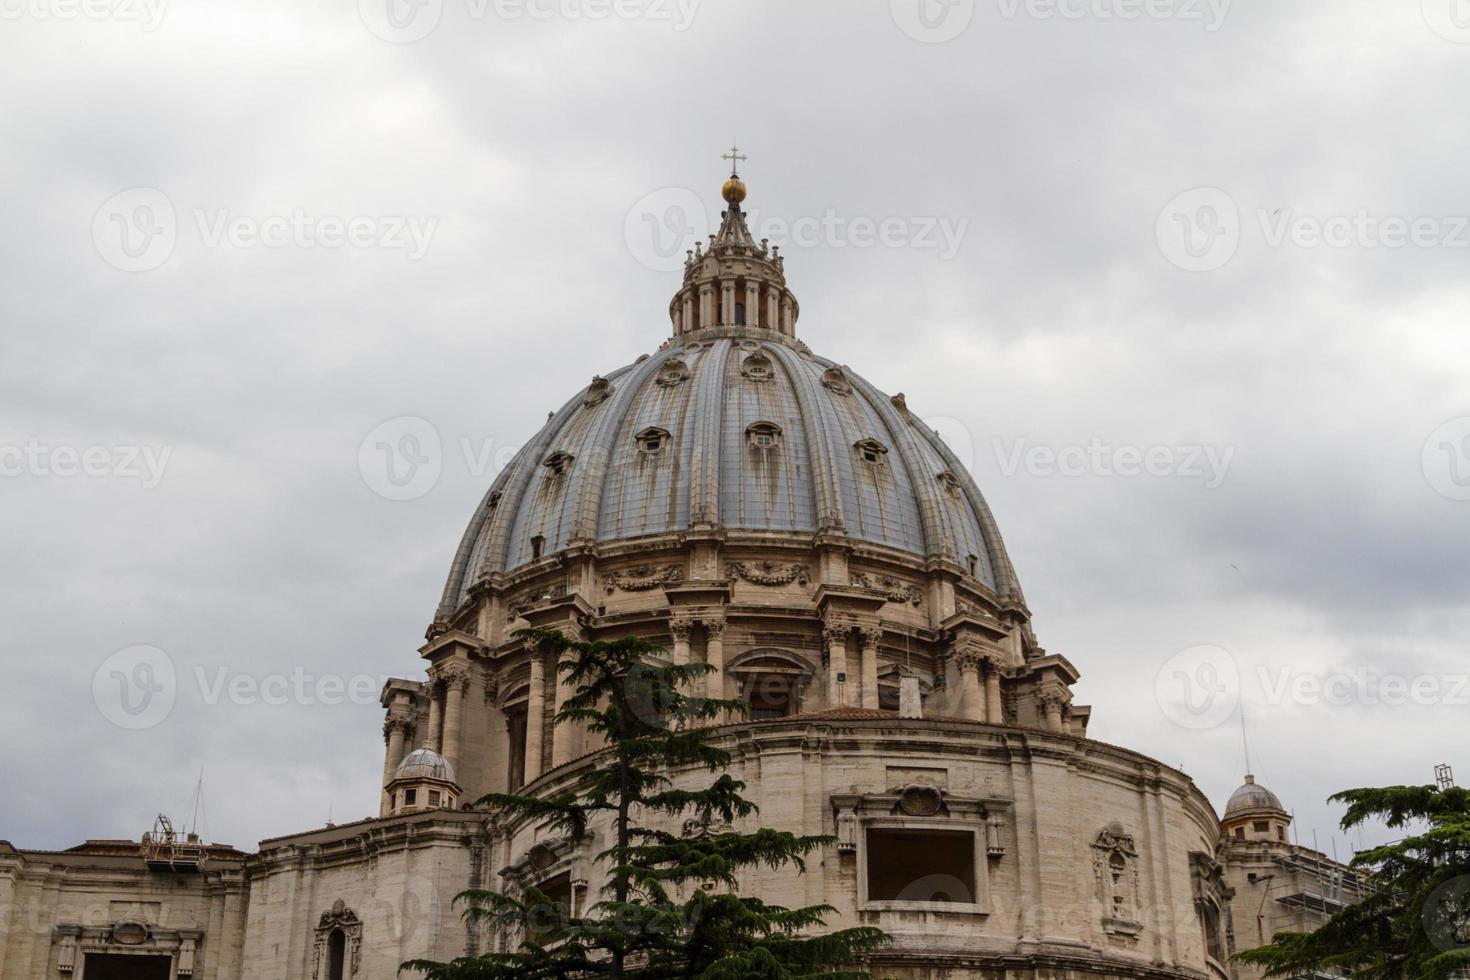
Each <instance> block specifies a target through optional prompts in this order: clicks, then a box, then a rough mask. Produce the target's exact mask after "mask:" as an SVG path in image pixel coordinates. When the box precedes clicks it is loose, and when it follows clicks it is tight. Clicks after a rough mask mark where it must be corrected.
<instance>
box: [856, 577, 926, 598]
mask: <svg viewBox="0 0 1470 980" xmlns="http://www.w3.org/2000/svg"><path fill="white" fill-rule="evenodd" d="M852 584H853V585H856V586H859V587H861V588H864V589H877V590H878V591H879V592H883V593H886V594H887V596H888V601H889V602H900V603H907V604H908V605H911V606H917V605H919V604H920V603H922V602H923V601H924V590H923V589H921V588H919V587H918V586H917V585H910V584H909V583H908V582H905V581H904V580H903V579H900V578H897V577H895V576H893V575H869V574H868V573H867V572H853V573H852Z"/></svg>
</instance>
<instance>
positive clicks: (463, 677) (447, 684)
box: [433, 664, 470, 694]
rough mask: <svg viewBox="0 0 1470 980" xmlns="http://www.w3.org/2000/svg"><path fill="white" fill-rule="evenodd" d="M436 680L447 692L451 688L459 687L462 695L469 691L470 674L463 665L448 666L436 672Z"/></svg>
mask: <svg viewBox="0 0 1470 980" xmlns="http://www.w3.org/2000/svg"><path fill="white" fill-rule="evenodd" d="M433 677H434V680H435V681H436V682H437V683H439V684H442V685H443V686H444V690H445V691H446V692H447V691H448V690H449V689H450V688H454V687H457V688H459V691H460V693H461V694H463V693H464V692H466V691H468V690H469V687H470V672H469V669H468V668H467V667H465V666H464V665H462V664H446V665H445V666H443V667H440V668H439V669H438V670H436V671H435V672H434V675H433Z"/></svg>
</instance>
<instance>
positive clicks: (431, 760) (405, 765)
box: [393, 748, 454, 783]
mask: <svg viewBox="0 0 1470 980" xmlns="http://www.w3.org/2000/svg"><path fill="white" fill-rule="evenodd" d="M393 778H394V779H438V780H440V781H442V782H446V783H452V782H454V767H453V766H451V765H450V764H449V760H448V759H446V758H444V757H443V756H442V755H440V754H439V753H438V752H435V751H434V750H433V749H427V748H425V749H414V750H413V751H412V752H410V753H409V754H408V755H406V756H404V757H403V761H402V762H400V763H399V764H398V768H397V769H396V770H395V771H394V773H393Z"/></svg>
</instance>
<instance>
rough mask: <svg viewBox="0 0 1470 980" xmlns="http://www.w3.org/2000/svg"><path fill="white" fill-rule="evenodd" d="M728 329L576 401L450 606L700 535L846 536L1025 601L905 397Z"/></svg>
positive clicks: (555, 421)
mask: <svg viewBox="0 0 1470 980" xmlns="http://www.w3.org/2000/svg"><path fill="white" fill-rule="evenodd" d="M729 333H730V334H731V335H729V336H717V337H713V338H710V339H700V340H689V341H687V342H685V341H682V340H679V341H678V342H674V343H671V344H667V345H665V348H664V349H662V350H660V351H659V352H658V353H656V354H654V355H652V356H649V357H645V358H642V359H640V360H639V361H637V362H636V363H634V364H632V365H629V366H627V367H623V368H620V369H618V370H616V371H612V372H610V373H609V374H607V375H606V376H605V377H598V378H595V379H593V381H592V383H591V384H590V385H588V386H587V387H586V388H583V389H582V390H581V391H579V392H577V393H576V394H575V395H573V396H572V398H571V399H570V400H569V401H567V402H566V404H565V405H564V406H563V407H562V408H561V410H560V411H558V412H556V413H555V415H554V416H553V417H552V418H551V419H550V421H548V422H547V424H546V425H545V427H543V428H542V430H541V431H540V432H539V433H537V435H536V436H535V437H533V438H532V439H531V440H530V442H529V443H528V444H527V445H526V446H525V448H524V449H523V450H522V451H521V452H520V453H519V455H517V456H516V457H515V459H514V460H513V461H512V462H511V464H510V465H509V466H507V467H506V468H505V470H504V471H503V472H502V473H501V474H500V477H499V478H498V479H497V480H496V481H495V484H494V486H493V487H492V488H491V489H490V492H489V493H488V494H487V495H486V497H485V498H484V500H483V501H482V503H481V505H480V507H479V508H478V509H477V510H476V512H475V515H474V517H473V519H472V520H471V522H470V526H469V528H468V529H467V531H466V533H465V535H464V538H463V540H462V541H461V544H460V548H459V551H458V555H457V560H456V562H455V567H454V569H453V571H452V573H451V576H450V579H449V582H448V583H447V586H446V590H445V595H444V600H445V606H444V609H443V610H442V612H450V611H452V610H454V609H455V608H458V607H459V605H460V604H461V603H463V602H464V601H466V599H467V598H468V593H469V589H470V587H471V586H473V585H474V584H475V582H476V581H477V580H479V579H480V578H482V577H484V576H486V575H490V574H493V573H497V572H508V571H512V570H514V569H516V568H519V567H521V566H524V565H526V564H528V563H531V562H534V561H536V560H537V559H539V558H541V557H543V556H549V555H552V554H555V553H558V552H561V551H564V550H566V549H568V548H570V547H573V546H577V545H605V544H608V543H612V542H622V541H633V540H636V539H639V538H643V537H648V536H651V535H659V534H667V533H670V532H683V531H688V530H690V529H693V528H695V527H699V526H704V527H718V528H722V529H732V530H739V529H744V530H748V531H752V532H757V531H759V532H771V531H775V532H785V533H791V532H795V533H798V534H810V535H817V534H836V535H846V536H847V537H848V538H850V539H853V540H854V541H856V542H865V543H868V544H871V545H877V546H881V547H883V548H888V549H893V550H895V551H898V552H903V553H906V554H907V555H911V556H918V557H919V558H921V559H929V558H932V559H938V560H943V561H946V562H949V563H951V564H953V565H954V566H955V567H956V569H957V570H958V571H960V572H962V573H967V574H970V575H972V576H973V577H974V578H975V579H978V580H979V582H980V583H981V584H983V585H984V586H986V587H987V588H989V589H991V590H993V591H995V592H997V593H999V594H1003V595H1019V588H1018V587H1017V586H1016V583H1015V581H1014V576H1013V573H1012V572H1011V570H1010V567H1009V562H1008V560H1007V559H1006V555H1005V549H1004V546H1003V544H1002V543H1001V539H1000V535H999V533H998V531H997V530H996V527H995V523H994V520H993V518H992V517H991V514H990V510H989V508H988V507H987V506H986V503H985V500H984V498H983V497H982V496H981V494H980V491H979V489H978V488H977V487H976V486H975V484H974V482H973V481H972V480H971V478H970V475H969V474H968V473H967V472H966V471H965V469H964V467H963V466H962V465H961V463H960V462H959V460H958V459H957V458H956V457H955V455H954V454H953V453H952V452H951V451H950V450H949V448H948V447H947V446H946V445H945V443H944V441H943V440H942V439H941V438H940V437H939V436H938V435H937V434H936V433H935V432H934V431H933V430H932V429H930V428H929V427H928V426H926V425H924V424H923V423H922V422H921V421H919V419H917V418H916V417H914V416H913V415H912V414H910V412H909V411H908V409H907V407H906V405H905V403H904V399H903V396H902V395H899V396H896V397H892V398H890V397H889V396H887V395H885V394H883V393H881V392H879V391H878V390H877V389H876V388H874V387H873V386H872V385H871V384H869V383H868V382H867V381H866V380H864V379H863V378H862V376H861V375H859V374H857V373H856V372H854V371H852V370H851V369H850V368H847V367H844V366H841V365H839V364H837V363H836V362H834V361H832V360H829V359H827V358H824V357H820V356H818V355H816V354H814V353H812V352H811V351H810V350H808V349H807V348H806V347H805V345H802V344H799V343H795V342H792V341H789V340H787V339H786V338H782V337H771V336H751V335H750V334H769V333H770V331H766V330H759V331H730V332H729ZM742 333H744V334H746V335H744V336H742V335H741V334H742Z"/></svg>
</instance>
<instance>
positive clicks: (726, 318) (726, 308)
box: [720, 282, 735, 326]
mask: <svg viewBox="0 0 1470 980" xmlns="http://www.w3.org/2000/svg"><path fill="white" fill-rule="evenodd" d="M734 322H735V284H734V283H733V282H722V283H720V325H721V326H724V325H727V324H731V323H734Z"/></svg>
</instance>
